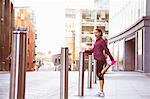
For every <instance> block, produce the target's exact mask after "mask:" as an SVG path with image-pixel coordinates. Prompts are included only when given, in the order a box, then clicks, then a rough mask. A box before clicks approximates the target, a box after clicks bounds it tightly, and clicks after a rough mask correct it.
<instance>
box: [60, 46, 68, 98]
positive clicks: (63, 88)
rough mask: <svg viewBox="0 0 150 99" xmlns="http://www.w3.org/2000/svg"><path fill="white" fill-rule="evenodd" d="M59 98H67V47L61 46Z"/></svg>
mask: <svg viewBox="0 0 150 99" xmlns="http://www.w3.org/2000/svg"><path fill="white" fill-rule="evenodd" d="M61 67H62V68H61V71H60V99H68V48H61Z"/></svg>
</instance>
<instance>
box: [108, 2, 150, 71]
mask: <svg viewBox="0 0 150 99" xmlns="http://www.w3.org/2000/svg"><path fill="white" fill-rule="evenodd" d="M149 16H150V0H110V17H109V37H110V39H109V41H110V42H109V44H110V48H111V51H112V53H113V55H114V57H115V59H116V60H117V64H116V66H115V67H113V70H123V71H140V72H150V61H149V60H150V51H149V49H150V44H149V41H150V17H149Z"/></svg>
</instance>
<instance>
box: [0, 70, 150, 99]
mask: <svg viewBox="0 0 150 99" xmlns="http://www.w3.org/2000/svg"><path fill="white" fill-rule="evenodd" d="M9 76H10V75H9V73H7V72H4V73H3V72H1V73H0V99H8V92H9ZM59 79H60V74H59V71H38V72H37V71H35V72H27V80H26V99H59V98H60V93H59V90H60V80H59ZM84 84H85V92H84V97H78V72H76V71H75V72H73V71H70V72H69V90H68V91H69V99H95V98H100V97H98V96H97V95H96V94H97V92H98V89H99V88H98V84H93V85H92V89H88V88H87V72H85V83H84ZM149 84H150V75H149V74H145V73H139V72H109V73H107V74H106V75H105V97H104V98H103V99H150V86H149Z"/></svg>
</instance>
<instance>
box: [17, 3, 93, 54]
mask: <svg viewBox="0 0 150 99" xmlns="http://www.w3.org/2000/svg"><path fill="white" fill-rule="evenodd" d="M17 1H22V2H21V3H20V4H19V5H20V6H21V5H22V4H23V5H25V3H24V2H23V1H29V2H30V3H29V4H28V5H30V7H32V8H33V10H34V11H35V17H36V30H37V41H36V44H37V49H36V50H37V52H48V51H51V53H52V54H56V53H60V49H61V47H65V8H81V7H82V8H85V7H86V8H92V6H93V4H92V1H93V0H15V2H16V3H18V2H17Z"/></svg>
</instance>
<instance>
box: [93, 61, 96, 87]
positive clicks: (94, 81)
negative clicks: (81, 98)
mask: <svg viewBox="0 0 150 99" xmlns="http://www.w3.org/2000/svg"><path fill="white" fill-rule="evenodd" d="M93 83H94V84H96V60H95V59H94V64H93Z"/></svg>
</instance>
